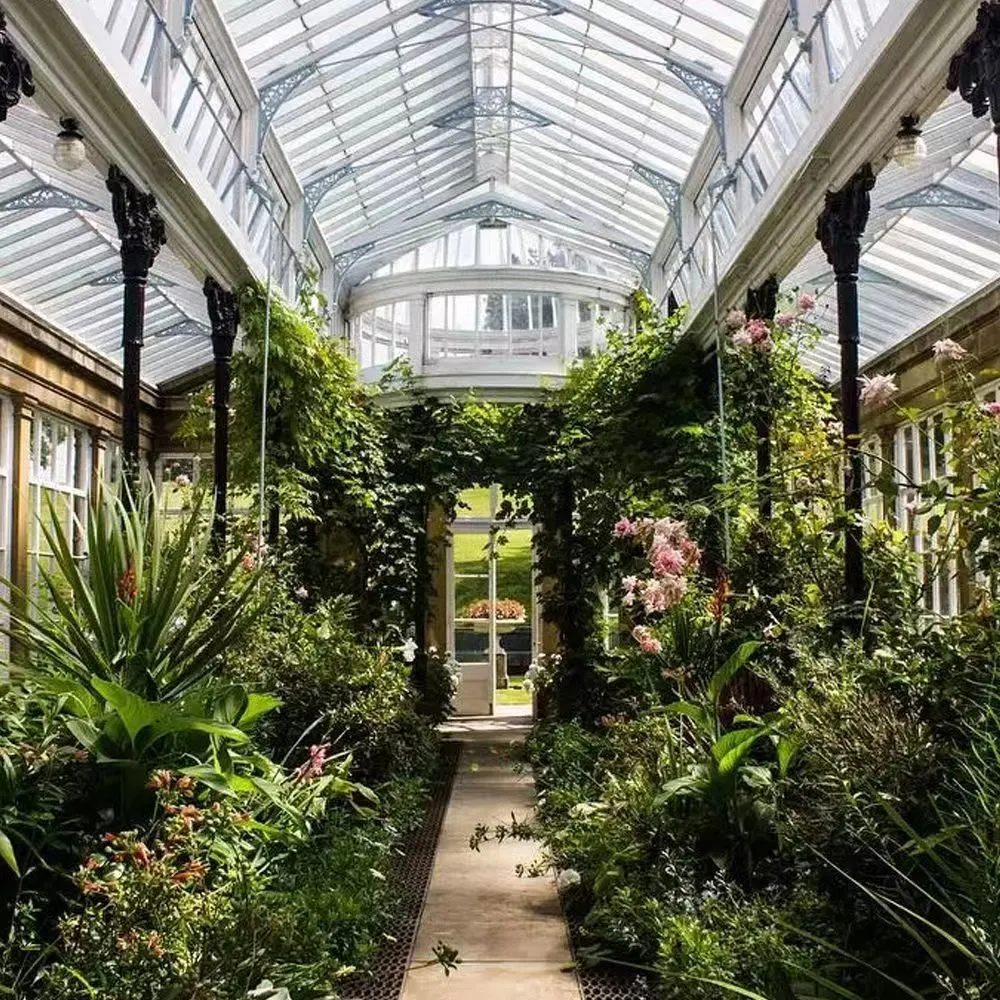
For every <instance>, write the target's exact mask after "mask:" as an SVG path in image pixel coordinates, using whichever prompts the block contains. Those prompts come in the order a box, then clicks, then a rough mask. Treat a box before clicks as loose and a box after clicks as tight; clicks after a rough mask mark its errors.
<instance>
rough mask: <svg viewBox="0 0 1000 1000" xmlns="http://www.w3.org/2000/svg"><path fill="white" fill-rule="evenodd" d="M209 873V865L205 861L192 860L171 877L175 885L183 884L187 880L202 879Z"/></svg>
mask: <svg viewBox="0 0 1000 1000" xmlns="http://www.w3.org/2000/svg"><path fill="white" fill-rule="evenodd" d="M207 874H208V865H206V864H205V862H204V861H190V862H188V864H187V865H186V866H185V867H184V868H182V869H181V870H180V871H179V872H176V873H175V874H174V876H173V878H172V879H171V881H172V882H174V884H175V885H183V884H184V883H185V882H194V881H199V882H200V881H201V880H202V879H203V878H204V877H205V876H206V875H207Z"/></svg>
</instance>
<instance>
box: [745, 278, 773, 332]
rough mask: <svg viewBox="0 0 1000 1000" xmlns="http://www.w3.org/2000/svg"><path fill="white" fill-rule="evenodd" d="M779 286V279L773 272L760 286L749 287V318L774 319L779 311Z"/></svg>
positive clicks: (747, 313)
mask: <svg viewBox="0 0 1000 1000" xmlns="http://www.w3.org/2000/svg"><path fill="white" fill-rule="evenodd" d="M778 287H779V286H778V279H777V277H776V276H775V275H773V274H772V275H771V277H770V278H768V279H767V281H765V282H764V284H762V285H761V286H760V287H759V288H748V289H747V303H746V310H745V312H746V315H747V319H764V320H768V321H770V320H773V319H774V317H775V314H776V313H777V312H778Z"/></svg>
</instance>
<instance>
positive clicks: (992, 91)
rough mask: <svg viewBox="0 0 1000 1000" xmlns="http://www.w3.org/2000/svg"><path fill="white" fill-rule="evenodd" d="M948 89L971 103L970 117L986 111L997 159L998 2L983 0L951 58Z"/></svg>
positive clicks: (999, 109)
mask: <svg viewBox="0 0 1000 1000" xmlns="http://www.w3.org/2000/svg"><path fill="white" fill-rule="evenodd" d="M948 89H949V90H957V91H958V93H959V94H960V95H961V97H962V100H964V101H967V102H968V103H969V104H971V105H972V115H973V117H974V118H985V117H986V115H990V116H991V119H992V121H993V131H994V132H995V133H996V135H997V158H998V160H1000V3H998V2H997V0H984V2H983V3H982V4H980V6H979V14H978V17H977V18H976V30H975V31H974V32H973V33H972V34H971V35H970V36H969V37H968V38H967V39H966V40H965V44H964V45H963V46H962V48H961V49H960V50H959V52H958V53H957V54H956V55H955V57H954V58H953V59H952V61H951V67H950V69H949V72H948Z"/></svg>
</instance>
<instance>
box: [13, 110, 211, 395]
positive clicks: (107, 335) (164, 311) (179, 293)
mask: <svg viewBox="0 0 1000 1000" xmlns="http://www.w3.org/2000/svg"><path fill="white" fill-rule="evenodd" d="M58 130H59V126H58V125H57V124H56V123H54V122H53V121H52V120H51V119H50V118H48V117H47V116H46V115H45V114H44V113H42V112H41V111H40V110H39V108H38V107H37V105H36V104H35V103H34V102H33V101H30V100H26V101H22V102H21V104H19V105H17V107H15V108H12V109H11V110H10V112H9V115H8V118H7V121H6V122H5V123H4V126H3V129H2V131H0V297H6V298H8V299H9V300H11V301H13V302H15V303H17V304H19V305H20V306H22V307H23V308H25V309H27V310H29V311H30V312H32V313H34V314H36V315H37V316H38V317H39V318H40V319H41V320H43V321H47V322H49V323H51V324H53V325H54V326H56V327H58V328H61V329H63V330H64V331H65V332H66V333H68V334H70V335H71V336H73V337H76V338H77V339H78V340H81V341H82V342H83V343H84V344H86V345H87V346H88V347H90V348H91V349H93V350H95V351H98V352H99V353H101V354H104V355H105V356H107V357H108V358H109V359H110V360H112V361H114V362H116V363H120V361H121V337H122V285H121V283H120V275H121V258H120V256H119V252H118V237H117V231H116V228H115V224H114V219H113V218H112V214H111V196H110V194H109V193H108V191H107V188H106V186H105V180H104V177H103V175H102V174H101V173H99V172H98V171H97V169H96V168H95V167H94V166H93V165H92V164H90V163H88V164H86V165H85V166H84V167H83V168H81V169H80V170H78V171H75V172H67V171H65V170H63V169H62V168H60V167H58V166H57V165H56V163H55V161H54V159H53V152H52V143H53V140H54V139H55V136H56V133H57V132H58ZM168 238H169V234H168ZM147 297H148V304H147V318H146V323H147V336H148V338H149V343H150V344H151V345H152V344H153V343H154V342H155V344H156V349H147V350H146V351H145V352H144V355H143V371H142V374H143V378H144V379H145V380H146V381H147V382H151V383H154V384H155V383H159V382H162V381H163V380H165V379H167V378H170V377H173V376H174V375H179V374H182V373H183V372H185V371H189V370H192V369H194V368H198V367H200V366H201V365H204V364H207V363H209V362H210V361H211V358H212V348H211V341H210V338H209V328H208V315H207V309H206V305H205V299H204V295H203V294H202V291H201V287H200V282H199V281H198V280H197V279H196V278H195V277H194V276H193V275H192V274H191V272H190V271H189V270H188V269H187V268H186V267H185V266H184V265H183V264H182V263H181V261H180V260H179V259H178V258H177V256H176V255H174V254H173V253H172V251H171V250H170V248H169V246H167V247H164V248H163V249H162V250H161V252H160V255H159V257H158V258H157V260H156V263H155V265H154V267H153V271H152V274H151V279H150V286H149V288H148V290H147ZM180 331H183V332H180Z"/></svg>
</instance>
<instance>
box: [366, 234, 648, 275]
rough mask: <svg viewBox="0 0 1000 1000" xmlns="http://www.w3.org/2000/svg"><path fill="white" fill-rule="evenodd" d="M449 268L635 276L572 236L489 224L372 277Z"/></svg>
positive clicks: (449, 237)
mask: <svg viewBox="0 0 1000 1000" xmlns="http://www.w3.org/2000/svg"><path fill="white" fill-rule="evenodd" d="M448 267H527V268H538V269H541V270H549V271H576V272H578V273H580V274H593V275H599V276H601V277H608V278H614V279H615V280H617V281H621V282H623V283H625V284H629V283H631V282H632V281H634V280H635V279H634V271H633V269H632V267H631V265H630V264H629V262H628V261H627V260H626V259H625V258H624V257H623V256H622V255H621V254H620V253H618V252H616V251H614V250H612V251H610V252H609V251H608V250H607V249H606V248H605V249H604V250H602V249H600V248H599V247H598V246H596V245H594V244H589V245H588V244H587V243H585V242H581V241H580V240H578V239H574V238H573V237H572V236H556V235H551V234H550V233H548V232H544V231H540V230H538V229H534V228H528V227H526V226H524V225H518V224H516V223H502V222H498V221H495V220H490V221H488V222H487V223H486V224H479V223H476V224H471V225H466V226H463V227H462V228H461V229H453V230H452V231H451V232H450V233H444V234H442V235H441V236H436V237H435V238H434V239H432V240H429V241H428V242H427V243H424V244H423V245H421V246H420V247H418V248H417V249H416V250H408V251H407V252H406V253H404V254H402V255H401V256H399V257H396V258H395V259H394V260H392V261H391V262H389V263H388V264H383V265H382V266H381V267H380V268H379V269H378V270H377V271H375V272H374V273H373V274H372V276H371V277H374V278H381V277H388V276H389V275H395V274H407V273H409V272H411V271H427V270H435V269H437V268H448Z"/></svg>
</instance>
